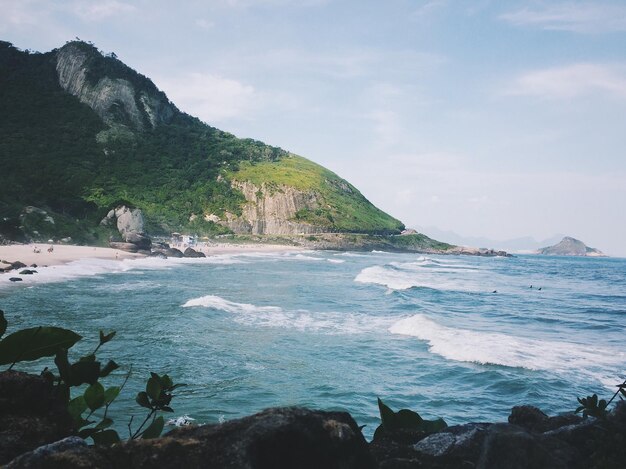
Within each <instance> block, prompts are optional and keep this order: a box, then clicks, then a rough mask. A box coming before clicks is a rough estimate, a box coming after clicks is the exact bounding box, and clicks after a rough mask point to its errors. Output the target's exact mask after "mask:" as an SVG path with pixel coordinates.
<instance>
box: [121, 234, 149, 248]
mask: <svg viewBox="0 0 626 469" xmlns="http://www.w3.org/2000/svg"><path fill="white" fill-rule="evenodd" d="M123 238H124V241H126V242H127V243H133V244H134V245H136V246H137V247H138V248H139V249H150V246H152V240H151V239H150V238H149V237H148V236H146V235H144V234H141V233H137V232H135V231H130V232H128V233H125V234H124V235H123Z"/></svg>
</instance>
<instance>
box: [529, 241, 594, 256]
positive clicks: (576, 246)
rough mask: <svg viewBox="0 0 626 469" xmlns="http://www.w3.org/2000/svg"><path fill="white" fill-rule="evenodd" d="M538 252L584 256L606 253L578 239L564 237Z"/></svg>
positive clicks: (552, 254) (553, 254)
mask: <svg viewBox="0 0 626 469" xmlns="http://www.w3.org/2000/svg"><path fill="white" fill-rule="evenodd" d="M537 253H538V254H544V255H548V256H586V257H606V255H605V254H604V253H603V252H602V251H600V250H598V249H595V248H590V247H589V246H587V245H585V243H583V242H582V241H579V240H578V239H574V238H570V237H569V236H566V237H564V238H563V239H562V240H561V241H560V242H559V243H557V244H555V245H554V246H548V247H545V248H541V249H539V251H537Z"/></svg>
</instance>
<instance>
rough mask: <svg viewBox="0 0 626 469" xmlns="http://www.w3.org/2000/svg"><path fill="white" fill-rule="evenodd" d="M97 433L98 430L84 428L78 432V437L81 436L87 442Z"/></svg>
mask: <svg viewBox="0 0 626 469" xmlns="http://www.w3.org/2000/svg"><path fill="white" fill-rule="evenodd" d="M97 431H98V430H96V429H95V428H83V429H82V430H80V431H79V432H78V436H80V437H81V438H82V439H83V440H86V439H87V438H89V437H90V436H92V435H93V434H94V433H96V432H97Z"/></svg>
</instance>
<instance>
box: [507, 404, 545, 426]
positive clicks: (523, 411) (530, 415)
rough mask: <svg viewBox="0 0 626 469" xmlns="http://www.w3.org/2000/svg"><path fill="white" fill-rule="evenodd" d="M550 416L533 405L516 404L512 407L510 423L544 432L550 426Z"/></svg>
mask: <svg viewBox="0 0 626 469" xmlns="http://www.w3.org/2000/svg"><path fill="white" fill-rule="evenodd" d="M548 419H549V417H548V416H547V415H546V414H544V413H543V412H542V411H541V410H539V409H537V407H534V406H531V405H522V406H516V407H513V409H511V415H509V423H512V424H514V425H518V426H520V427H522V428H525V429H526V430H530V431H533V432H544V431H546V430H547V427H548Z"/></svg>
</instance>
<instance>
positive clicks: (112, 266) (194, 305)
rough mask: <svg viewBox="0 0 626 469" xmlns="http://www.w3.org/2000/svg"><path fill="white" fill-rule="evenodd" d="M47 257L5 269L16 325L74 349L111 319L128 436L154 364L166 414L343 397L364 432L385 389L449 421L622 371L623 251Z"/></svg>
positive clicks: (553, 400)
mask: <svg viewBox="0 0 626 469" xmlns="http://www.w3.org/2000/svg"><path fill="white" fill-rule="evenodd" d="M37 270H38V271H39V273H38V274H36V275H33V276H32V277H31V276H25V281H24V282H22V284H20V285H16V284H11V283H9V282H8V276H7V275H4V276H0V309H2V310H4V311H5V316H6V317H7V319H8V321H9V330H8V333H10V332H11V331H14V330H16V329H18V328H23V327H32V326H36V325H48V326H52V325H54V326H59V327H65V328H69V329H72V330H74V331H76V332H78V333H79V334H81V335H83V337H84V338H83V340H81V341H80V342H79V343H78V344H77V345H76V346H75V347H74V349H76V350H74V349H72V350H71V351H70V356H71V357H74V359H77V358H78V357H79V356H80V354H81V352H82V353H87V352H88V351H90V350H93V348H95V346H96V345H97V341H98V331H99V330H101V329H102V330H104V331H109V330H115V331H117V335H116V337H115V338H114V339H113V341H111V342H110V343H108V344H106V345H104V346H103V347H102V349H101V350H100V351H99V353H98V355H99V357H101V359H103V360H107V359H110V358H112V359H114V360H115V361H116V362H117V363H119V364H120V365H121V368H120V369H119V370H117V371H116V372H114V373H113V374H112V375H111V376H110V377H108V378H106V380H105V384H108V385H109V386H112V385H120V384H121V383H122V382H123V380H124V377H125V375H126V373H127V372H128V370H129V369H130V367H131V365H132V374H131V376H130V379H129V380H128V383H127V385H126V388H125V389H124V390H123V392H122V395H121V396H120V397H119V398H118V400H117V401H116V402H115V403H114V405H113V406H111V409H110V415H111V416H112V417H113V418H114V419H115V420H116V427H117V428H118V430H119V431H120V433H121V434H122V436H124V435H126V433H127V429H126V424H127V417H128V416H129V415H135V421H137V419H139V418H140V417H141V416H142V415H143V413H142V412H141V409H140V408H139V407H138V406H137V405H136V404H135V402H134V397H135V395H136V394H137V392H138V391H141V390H143V387H144V386H145V381H146V379H147V378H148V377H149V372H150V371H155V372H158V373H160V374H162V373H168V374H169V375H170V376H171V377H172V378H173V380H174V381H175V382H180V383H186V384H187V386H185V387H182V388H179V389H178V390H176V393H175V397H174V399H173V401H172V407H173V408H174V410H175V412H174V414H172V417H177V416H180V415H184V414H186V415H189V416H190V417H192V418H194V419H196V422H198V423H215V422H221V421H224V420H229V419H233V418H237V417H241V416H245V415H249V414H251V413H254V412H258V411H260V410H262V409H264V408H267V407H273V406H292V405H298V406H307V407H311V408H316V409H323V410H345V411H348V412H350V413H351V414H352V416H353V417H354V418H355V419H356V421H357V423H358V424H359V425H366V427H365V428H364V434H365V435H366V437H367V438H370V437H371V435H372V433H373V431H374V429H375V428H376V426H377V425H378V424H379V422H380V421H379V415H378V408H377V404H376V398H377V397H380V398H381V399H382V400H383V401H384V402H385V403H387V404H388V405H390V406H391V407H392V408H394V409H400V408H410V409H412V410H415V411H417V412H419V413H420V414H421V415H422V416H423V417H425V418H435V417H442V418H444V419H445V420H446V421H447V422H448V424H459V423H467V422H486V421H506V419H507V417H508V415H509V412H510V410H511V408H512V407H513V406H515V405H521V404H531V405H535V406H537V407H539V408H541V409H542V410H543V411H545V412H547V413H549V414H556V413H561V412H567V411H573V410H574V409H575V408H576V407H577V401H576V398H577V397H578V396H586V395H588V394H592V393H598V394H599V395H601V396H604V397H607V396H610V395H612V394H613V392H614V390H615V389H616V388H615V385H616V384H618V383H620V382H621V381H623V379H624V378H625V377H626V376H625V374H626V353H625V351H626V348H625V346H624V339H625V337H626V334H625V332H624V331H625V330H626V259H614V258H566V257H549V256H518V257H514V258H499V257H498V258H494V257H471V256H437V255H419V254H396V253H386V252H371V253H351V252H319V251H315V252H313V251H302V252H284V253H276V252H272V253H258V254H254V253H244V254H240V255H221V256H215V257H210V258H206V259H166V260H164V259H152V258H147V259H140V260H127V261H107V260H91V261H90V260H82V261H78V262H74V263H71V264H67V265H65V266H57V267H49V268H40V269H37ZM531 286H532V288H531ZM44 366H50V367H51V368H54V363H53V361H52V359H44V360H41V361H38V362H30V363H20V364H18V365H16V369H20V370H25V371H31V372H39V371H41V370H42V369H43V368H44Z"/></svg>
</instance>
